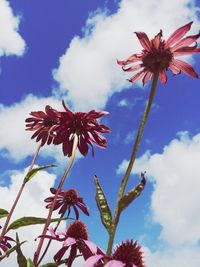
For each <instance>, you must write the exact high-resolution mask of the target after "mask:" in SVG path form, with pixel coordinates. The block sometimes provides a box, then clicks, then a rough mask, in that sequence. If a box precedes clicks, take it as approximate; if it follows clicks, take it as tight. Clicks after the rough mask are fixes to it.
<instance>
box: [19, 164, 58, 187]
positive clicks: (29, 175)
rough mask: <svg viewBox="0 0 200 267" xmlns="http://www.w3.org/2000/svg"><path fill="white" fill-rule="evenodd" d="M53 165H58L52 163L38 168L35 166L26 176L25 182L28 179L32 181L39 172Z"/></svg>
mask: <svg viewBox="0 0 200 267" xmlns="http://www.w3.org/2000/svg"><path fill="white" fill-rule="evenodd" d="M51 167H56V165H54V164H51V165H45V166H40V167H37V168H33V169H32V170H30V171H29V172H28V173H27V175H26V176H25V178H24V183H27V182H28V181H30V180H31V179H32V178H33V177H34V176H35V175H36V173H37V172H39V171H42V170H44V169H47V168H51Z"/></svg>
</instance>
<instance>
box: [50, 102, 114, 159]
mask: <svg viewBox="0 0 200 267" xmlns="http://www.w3.org/2000/svg"><path fill="white" fill-rule="evenodd" d="M63 106H64V109H65V112H61V120H60V124H59V126H58V127H57V128H56V132H57V135H56V137H55V138H54V141H53V143H54V144H56V145H58V144H61V143H62V145H63V153H64V155H66V156H69V157H70V156H71V154H72V148H73V142H74V137H75V135H77V137H78V149H79V151H80V152H81V154H82V155H84V156H86V155H87V153H88V146H91V148H92V154H94V149H93V145H92V144H95V145H97V146H99V147H101V148H105V147H106V139H105V138H104V137H103V136H101V135H100V134H101V133H109V132H110V129H109V128H108V127H107V126H105V125H103V124H100V123H98V122H97V119H98V118H100V117H102V116H104V115H106V114H108V113H107V112H105V111H102V112H97V111H95V110H91V111H89V112H88V113H86V112H75V113H73V112H72V111H71V110H69V109H68V108H67V107H66V105H65V103H64V101H63Z"/></svg>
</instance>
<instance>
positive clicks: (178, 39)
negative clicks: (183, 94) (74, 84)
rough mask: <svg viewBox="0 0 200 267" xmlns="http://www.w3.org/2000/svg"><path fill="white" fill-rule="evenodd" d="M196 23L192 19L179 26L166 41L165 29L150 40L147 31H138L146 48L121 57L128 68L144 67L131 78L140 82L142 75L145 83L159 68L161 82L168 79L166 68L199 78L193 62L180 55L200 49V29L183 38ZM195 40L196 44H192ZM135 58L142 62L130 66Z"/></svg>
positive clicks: (139, 37) (139, 68) (193, 52)
mask: <svg viewBox="0 0 200 267" xmlns="http://www.w3.org/2000/svg"><path fill="white" fill-rule="evenodd" d="M192 23H193V22H190V23H188V24H186V25H184V26H182V27H181V28H179V29H177V30H176V31H175V32H174V33H173V34H172V35H171V36H170V37H169V38H168V39H167V40H166V41H165V40H162V30H160V32H159V33H158V34H157V35H156V36H155V37H154V38H153V39H152V40H149V38H148V36H147V35H146V33H144V32H136V35H137V37H138V39H139V41H140V43H141V45H142V47H143V50H142V52H141V53H140V54H133V55H131V56H130V57H129V58H128V59H127V60H122V61H118V64H119V65H122V68H123V70H124V71H136V70H140V71H139V72H137V73H136V74H135V75H134V76H133V77H131V78H130V79H129V81H130V82H136V81H138V80H140V79H142V82H143V84H145V83H147V82H148V80H149V79H150V78H152V76H153V75H154V74H155V73H157V72H158V73H159V78H160V81H161V83H166V82H167V75H166V70H168V69H169V70H171V71H172V73H174V74H179V73H181V71H182V72H184V73H186V74H187V75H190V76H192V77H194V78H198V74H197V73H196V72H195V70H194V69H193V67H192V66H191V65H190V64H188V63H186V62H185V61H182V60H180V59H177V58H176V57H179V56H185V55H193V54H196V53H199V52H200V47H197V43H196V40H197V39H198V38H199V37H200V33H198V34H196V35H189V36H187V37H184V38H183V36H184V35H185V34H186V33H187V32H188V31H189V30H190V28H191V25H192ZM192 44H194V45H193V46H191V45H192ZM135 62H139V63H138V64H136V65H132V66H130V67H127V65H129V64H132V63H135ZM126 67H127V68H126Z"/></svg>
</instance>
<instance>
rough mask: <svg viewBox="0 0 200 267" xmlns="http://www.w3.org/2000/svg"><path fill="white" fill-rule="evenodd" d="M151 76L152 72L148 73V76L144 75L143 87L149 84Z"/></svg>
mask: <svg viewBox="0 0 200 267" xmlns="http://www.w3.org/2000/svg"><path fill="white" fill-rule="evenodd" d="M151 76H152V72H151V71H147V72H146V74H145V75H144V77H143V79H142V83H143V85H145V83H147V82H148V80H149V79H150V78H151Z"/></svg>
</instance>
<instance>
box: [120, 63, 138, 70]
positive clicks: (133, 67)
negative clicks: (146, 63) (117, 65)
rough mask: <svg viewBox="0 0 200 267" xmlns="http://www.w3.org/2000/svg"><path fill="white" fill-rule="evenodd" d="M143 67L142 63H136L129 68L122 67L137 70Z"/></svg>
mask: <svg viewBox="0 0 200 267" xmlns="http://www.w3.org/2000/svg"><path fill="white" fill-rule="evenodd" d="M141 67H142V64H138V65H134V66H132V67H130V68H127V69H125V68H124V67H122V69H123V70H124V71H135V70H138V69H140V68H141Z"/></svg>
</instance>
